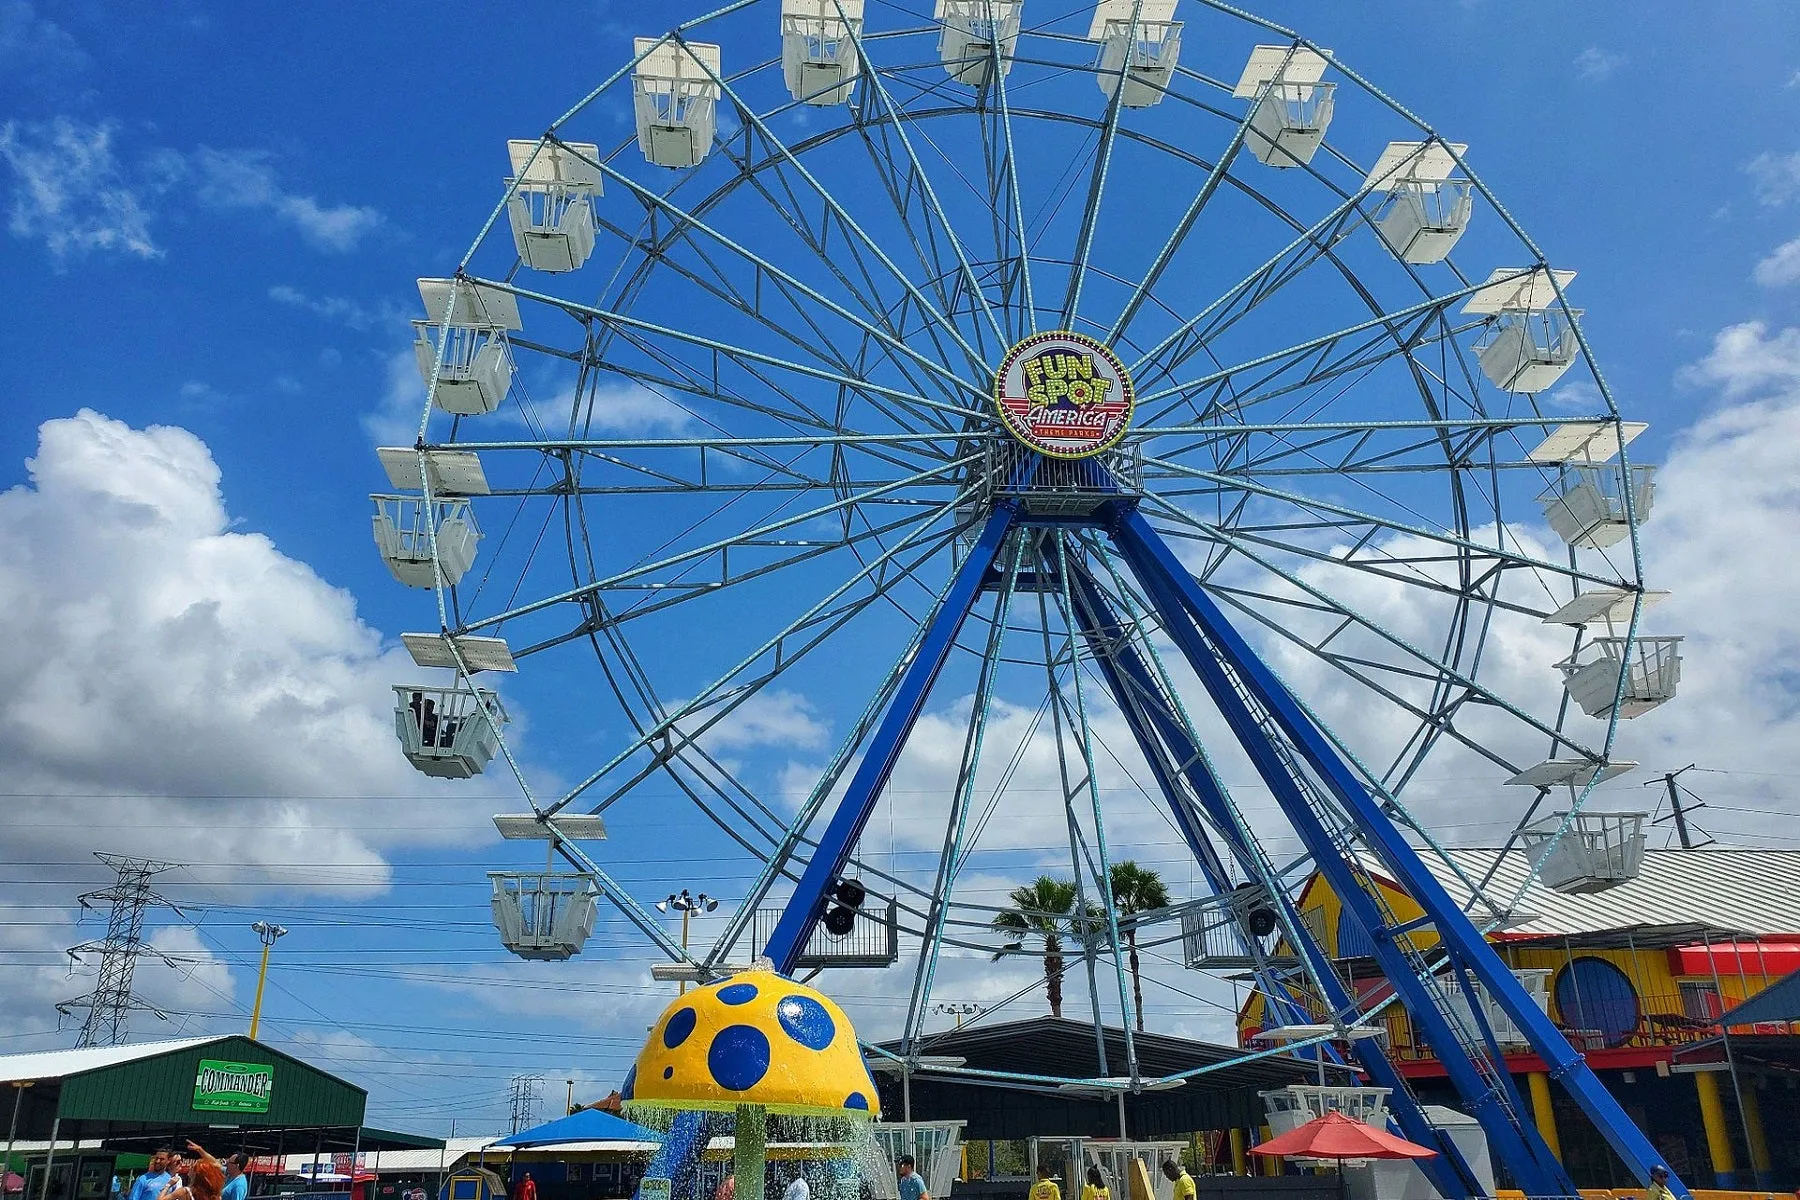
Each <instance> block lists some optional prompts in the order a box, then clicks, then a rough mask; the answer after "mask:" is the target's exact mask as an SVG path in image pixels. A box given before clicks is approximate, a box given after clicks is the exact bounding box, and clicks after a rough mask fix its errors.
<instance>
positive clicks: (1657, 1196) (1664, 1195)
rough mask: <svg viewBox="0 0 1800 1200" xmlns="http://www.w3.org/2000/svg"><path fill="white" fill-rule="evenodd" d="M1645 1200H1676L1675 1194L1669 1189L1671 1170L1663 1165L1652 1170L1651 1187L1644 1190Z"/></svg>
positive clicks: (1658, 1164) (1659, 1164) (1658, 1165)
mask: <svg viewBox="0 0 1800 1200" xmlns="http://www.w3.org/2000/svg"><path fill="white" fill-rule="evenodd" d="M1644 1200H1675V1193H1674V1192H1673V1191H1672V1190H1671V1189H1670V1188H1669V1168H1667V1167H1665V1166H1663V1165H1662V1164H1661V1163H1657V1164H1656V1165H1655V1166H1654V1167H1651V1168H1650V1186H1649V1187H1648V1188H1646V1189H1645V1190H1644Z"/></svg>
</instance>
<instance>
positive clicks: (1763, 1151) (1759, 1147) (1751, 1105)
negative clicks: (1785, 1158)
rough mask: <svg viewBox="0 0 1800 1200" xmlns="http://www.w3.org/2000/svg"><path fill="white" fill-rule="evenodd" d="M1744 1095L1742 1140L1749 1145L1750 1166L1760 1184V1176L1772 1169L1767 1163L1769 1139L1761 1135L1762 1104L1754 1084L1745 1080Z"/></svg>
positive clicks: (1758, 1184)
mask: <svg viewBox="0 0 1800 1200" xmlns="http://www.w3.org/2000/svg"><path fill="white" fill-rule="evenodd" d="M1743 1096H1744V1141H1746V1142H1748V1143H1749V1145H1750V1168H1751V1169H1752V1170H1753V1171H1755V1172H1756V1173H1757V1175H1758V1176H1759V1178H1758V1179H1757V1186H1761V1184H1762V1180H1761V1178H1760V1176H1763V1175H1766V1174H1768V1173H1769V1171H1770V1170H1771V1169H1772V1168H1771V1167H1770V1165H1769V1140H1768V1138H1766V1137H1765V1136H1763V1123H1762V1104H1761V1103H1760V1102H1759V1101H1758V1099H1757V1096H1756V1087H1755V1085H1754V1084H1752V1083H1750V1082H1748V1081H1746V1082H1745V1083H1744V1085H1743Z"/></svg>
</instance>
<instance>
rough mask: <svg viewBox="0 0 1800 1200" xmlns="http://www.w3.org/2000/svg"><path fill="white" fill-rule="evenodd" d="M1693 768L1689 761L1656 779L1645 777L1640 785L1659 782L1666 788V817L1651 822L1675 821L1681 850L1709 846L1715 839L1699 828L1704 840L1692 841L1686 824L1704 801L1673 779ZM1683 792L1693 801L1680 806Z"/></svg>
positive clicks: (1646, 785) (1655, 823)
mask: <svg viewBox="0 0 1800 1200" xmlns="http://www.w3.org/2000/svg"><path fill="white" fill-rule="evenodd" d="M1694 769H1695V765H1694V764H1693V763H1689V764H1688V765H1687V766H1685V767H1682V768H1681V769H1680V770H1679V771H1669V772H1667V773H1666V774H1664V775H1661V776H1659V777H1658V778H1656V779H1646V780H1645V781H1644V782H1643V783H1642V784H1641V785H1640V786H1642V787H1649V786H1650V785H1651V784H1655V783H1660V784H1662V785H1663V787H1665V788H1667V789H1668V793H1669V814H1668V816H1666V817H1657V818H1656V820H1654V821H1652V822H1651V824H1653V825H1660V824H1662V823H1663V822H1664V821H1670V820H1672V821H1674V822H1675V836H1676V838H1678V839H1679V840H1680V842H1681V848H1682V849H1683V850H1695V849H1698V848H1699V847H1700V846H1710V845H1712V844H1713V842H1714V841H1716V840H1717V839H1715V838H1714V837H1713V836H1712V835H1711V834H1710V833H1707V832H1706V830H1704V829H1702V830H1700V834H1701V836H1703V837H1705V838H1706V840H1705V841H1704V842H1700V843H1697V844H1696V843H1695V841H1694V834H1693V831H1692V830H1691V829H1690V828H1689V825H1688V816H1689V814H1691V813H1692V812H1693V811H1694V810H1695V809H1700V808H1705V807H1706V801H1704V800H1702V799H1700V797H1698V796H1695V795H1694V793H1692V792H1690V791H1688V790H1687V789H1686V788H1684V787H1682V786H1681V785H1680V784H1678V783H1676V782H1675V781H1676V780H1677V779H1680V778H1681V777H1682V776H1683V775H1685V774H1687V773H1688V772H1689V771H1692V770H1694ZM1683 792H1686V793H1687V795H1689V796H1691V797H1693V799H1694V803H1693V804H1692V805H1691V806H1688V807H1685V808H1684V807H1683V806H1682V803H1681V796H1682V793H1683Z"/></svg>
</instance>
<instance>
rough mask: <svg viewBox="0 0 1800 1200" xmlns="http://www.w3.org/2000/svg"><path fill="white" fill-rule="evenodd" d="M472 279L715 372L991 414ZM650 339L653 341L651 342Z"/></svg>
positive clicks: (958, 411)
mask: <svg viewBox="0 0 1800 1200" xmlns="http://www.w3.org/2000/svg"><path fill="white" fill-rule="evenodd" d="M474 282H477V283H480V284H482V285H483V286H486V287H493V288H495V289H497V290H499V291H503V292H510V293H512V294H513V295H515V296H518V297H520V298H522V299H526V300H532V301H536V302H537V303H540V304H545V305H549V306H550V307H553V308H560V309H562V310H563V311H565V312H568V313H570V314H571V315H574V316H576V317H584V318H589V319H592V320H595V321H599V322H601V323H602V324H605V325H608V326H610V327H612V328H613V329H614V331H615V332H623V331H631V332H636V333H639V334H642V335H645V336H646V337H648V338H651V339H656V340H659V341H662V342H669V343H673V344H675V345H678V346H682V347H685V348H688V349H694V350H701V351H705V352H706V353H708V354H710V355H711V356H712V358H713V360H714V361H713V364H712V371H713V372H714V373H716V372H717V370H718V360H719V359H724V360H725V361H728V362H730V363H732V365H734V366H737V367H739V368H741V369H743V370H745V371H746V372H747V373H752V374H754V370H753V368H754V367H765V368H769V369H772V370H777V371H786V372H789V373H791V374H794V375H798V376H800V377H802V378H805V379H811V380H815V381H819V382H824V383H829V384H832V385H834V386H836V387H840V388H845V389H848V390H849V391H851V392H855V393H858V394H863V395H866V396H868V397H869V398H871V399H874V398H877V397H883V398H888V399H892V400H895V401H899V402H904V403H906V404H909V405H914V406H920V407H924V408H930V409H934V410H936V411H938V412H943V413H948V414H951V415H953V416H955V417H957V418H959V419H960V418H966V417H977V418H979V419H983V420H989V419H990V418H988V417H987V414H985V413H981V412H979V411H978V410H971V409H966V408H961V407H958V406H957V405H954V404H945V403H943V402H942V401H938V400H932V399H930V398H928V397H925V396H920V395H916V394H913V393H909V392H905V391H901V390H897V389H894V388H889V387H884V386H882V385H880V384H877V383H874V382H872V381H870V380H864V379H857V378H855V377H854V376H851V375H846V374H842V373H840V372H836V371H830V370H826V369H824V368H822V367H814V366H810V365H808V364H805V363H797V362H794V361H792V360H790V359H785V358H782V357H780V356H779V355H774V354H769V353H766V352H764V351H760V350H753V349H751V348H749V347H747V346H741V345H737V344H735V343H731V342H726V341H722V340H719V339H716V338H710V337H706V336H704V335H702V334H697V333H692V332H689V331H687V330H682V329H672V328H670V327H668V326H666V325H660V324H658V323H656V322H654V321H647V320H643V319H640V318H637V317H632V316H629V315H627V314H625V313H622V312H616V311H613V310H611V309H605V308H599V307H595V306H591V305H586V304H578V303H576V302H575V301H572V300H565V299H562V298H561V297H557V296H549V295H545V294H543V293H541V292H533V291H530V290H527V289H525V288H521V287H518V286H516V285H514V284H509V283H492V282H490V281H488V280H475V281H474ZM649 344H654V342H652V343H649ZM605 365H606V366H607V367H608V369H611V370H618V369H619V368H618V367H617V366H616V365H614V364H612V363H607V364H605ZM815 418H816V423H818V424H819V425H821V426H822V427H829V426H830V422H827V421H825V419H824V418H822V417H816V414H815Z"/></svg>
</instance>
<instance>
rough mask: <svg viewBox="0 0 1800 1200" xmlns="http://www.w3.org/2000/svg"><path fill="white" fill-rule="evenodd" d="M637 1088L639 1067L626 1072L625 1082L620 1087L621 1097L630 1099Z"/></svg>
mask: <svg viewBox="0 0 1800 1200" xmlns="http://www.w3.org/2000/svg"><path fill="white" fill-rule="evenodd" d="M636 1088H637V1068H636V1067H633V1068H631V1070H629V1071H627V1072H625V1082H624V1083H623V1084H622V1085H620V1087H619V1099H621V1100H629V1099H631V1097H632V1093H633V1092H634V1091H635V1090H636Z"/></svg>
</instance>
